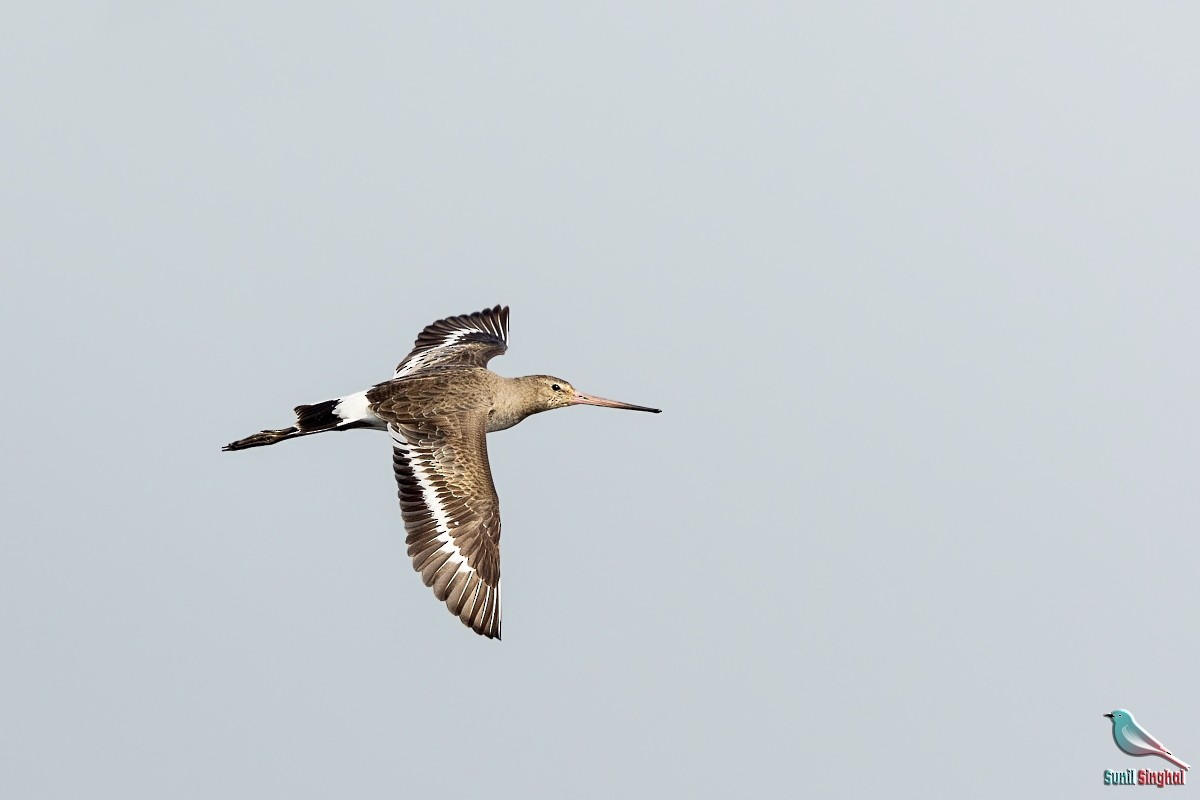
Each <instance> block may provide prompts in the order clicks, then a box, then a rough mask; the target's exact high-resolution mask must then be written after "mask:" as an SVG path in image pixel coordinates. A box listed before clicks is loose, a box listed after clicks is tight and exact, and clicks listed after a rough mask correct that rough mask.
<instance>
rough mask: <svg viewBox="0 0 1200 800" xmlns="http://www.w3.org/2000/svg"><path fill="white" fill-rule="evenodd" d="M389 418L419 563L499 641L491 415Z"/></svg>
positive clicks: (456, 610) (456, 607)
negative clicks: (489, 446)
mask: <svg viewBox="0 0 1200 800" xmlns="http://www.w3.org/2000/svg"><path fill="white" fill-rule="evenodd" d="M384 418H385V419H388V431H389V432H390V433H391V435H392V444H393V448H394V449H393V456H392V462H393V465H394V467H395V470H396V483H397V485H398V486H399V495H400V510H401V512H402V514H403V516H404V527H405V528H406V529H407V531H408V554H409V555H410V556H412V560H413V567H414V568H415V569H416V570H417V572H420V573H421V579H422V580H424V581H425V585H426V586H430V587H432V588H433V593H434V594H435V595H436V596H437V598H438V599H439V600H442V601H444V602H445V603H446V607H447V608H449V609H450V613H451V614H454V615H455V616H456V617H458V618H459V619H460V620H462V622H463V624H464V625H468V626H470V627H471V629H473V630H474V631H475V632H476V633H478V634H481V635H483V636H487V637H488V638H491V639H499V638H500V501H499V498H497V497H496V487H495V486H494V485H493V483H492V473H491V470H490V468H489V466H488V457H487V443H486V441H485V433H486V423H487V419H486V414H483V413H480V412H464V413H462V414H459V415H456V416H453V417H436V418H425V419H420V420H416V419H400V418H398V417H395V416H393V417H391V418H390V419H389V418H388V416H386V415H384Z"/></svg>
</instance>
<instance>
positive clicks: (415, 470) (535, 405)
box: [223, 306, 659, 639]
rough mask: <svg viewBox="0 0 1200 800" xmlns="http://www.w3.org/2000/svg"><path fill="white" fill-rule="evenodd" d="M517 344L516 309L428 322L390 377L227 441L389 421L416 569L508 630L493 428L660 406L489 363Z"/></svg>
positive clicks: (494, 630) (254, 442)
mask: <svg viewBox="0 0 1200 800" xmlns="http://www.w3.org/2000/svg"><path fill="white" fill-rule="evenodd" d="M507 349H508V308H507V307H504V308H501V307H500V306H496V307H495V308H492V309H489V310H486V311H479V312H477V313H474V314H466V315H463V316H458V317H448V318H446V319H443V320H440V321H438V322H435V323H433V324H432V325H430V326H428V327H426V328H425V330H423V331H421V335H420V336H418V337H417V341H416V344H415V345H414V346H413V350H412V352H411V353H409V354H408V357H407V358H405V359H404V360H403V361H401V362H400V365H399V366H398V367H396V374H395V376H394V377H393V378H392V379H391V380H388V381H384V382H383V383H380V384H377V385H375V386H373V387H371V388H370V389H367V390H366V391H364V392H358V393H356V394H351V395H347V396H345V397H340V398H338V399H336V400H326V401H325V402H323V403H316V404H314V405H305V406H297V407H296V409H295V411H296V422H295V423H294V424H293V425H292V426H291V427H290V428H283V429H281V430H273V431H262V432H260V433H256V434H254V435H253V436H247V437H246V438H245V439H239V440H238V441H236V442H233V443H231V444H227V445H225V447H224V448H223V449H225V450H244V449H246V448H248V447H261V446H263V445H268V444H275V443H276V442H282V441H284V440H285V439H294V438H296V437H298V436H308V435H310V434H313V433H324V432H325V431H346V430H351V429H353V428H368V429H372V430H381V431H387V432H388V433H389V434H390V435H391V437H392V447H393V451H392V452H393V455H392V464H393V466H394V468H395V472H396V483H397V484H398V485H399V495H400V510H401V513H402V515H403V517H404V527H405V528H406V529H407V531H408V540H407V541H408V554H409V555H410V556H412V559H413V567H414V568H415V569H416V570H417V571H418V572H420V573H421V578H422V579H423V580H424V581H425V585H426V586H430V587H432V588H433V593H434V594H435V595H437V598H438V599H439V600H442V601H445V603H446V606H447V607H448V608H449V609H450V613H452V614H454V615H455V616H457V617H458V618H459V619H460V620H462V621H463V623H464V624H466V625H468V626H470V627H471V628H472V629H473V630H474V631H475V632H476V633H479V634H482V635H483V636H487V637H489V638H494V639H499V638H500V503H499V498H498V497H497V496H496V487H495V485H494V484H493V483H492V474H491V469H490V468H489V466H488V456H487V443H486V434H488V433H492V432H493V431H502V430H504V429H505V428H511V427H512V426H513V425H516V424H517V423H518V422H520V421H521V420H523V419H525V418H526V417H528V416H529V415H531V414H537V413H539V412H541V411H549V410H550V409H552V408H563V407H565V406H571V405H592V406H605V407H607V408H627V409H631V410H633V411H650V412H652V413H655V414H657V413H659V409H657V408H646V407H645V406H635V405H633V404H631V403H619V402H617V401H615V400H605V399H604V398H602V397H595V396H593V395H586V394H582V393H581V392H577V391H576V390H575V388H574V387H572V386H571V384H569V383H567V382H566V381H564V380H562V379H561V378H555V377H552V376H550V375H527V376H525V377H523V378H505V377H502V376H500V375H497V374H496V373H494V372H492V371H491V370H489V369H487V363H488V361H489V360H491V359H492V358H494V357H496V356H498V355H500V354H502V353H503V352H504V351H505V350H507Z"/></svg>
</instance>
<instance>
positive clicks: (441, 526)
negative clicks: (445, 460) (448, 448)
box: [389, 430, 475, 575]
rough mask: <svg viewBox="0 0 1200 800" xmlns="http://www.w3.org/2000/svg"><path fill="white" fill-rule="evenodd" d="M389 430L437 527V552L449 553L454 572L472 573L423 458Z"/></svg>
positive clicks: (448, 562) (435, 539)
mask: <svg viewBox="0 0 1200 800" xmlns="http://www.w3.org/2000/svg"><path fill="white" fill-rule="evenodd" d="M389 432H390V433H391V435H392V441H393V443H394V444H395V446H396V448H397V449H398V450H400V452H401V453H402V454H403V455H404V457H405V458H406V459H407V460H408V466H409V468H410V469H411V470H412V473H413V477H414V478H416V480H417V486H419V487H420V488H421V499H422V500H424V501H425V507H426V508H428V509H429V513H430V515H431V516H432V517H433V523H434V525H435V526H436V527H437V532H438V535H437V536H435V537H434V541H438V542H441V543H442V546H441V547H439V548H438V552H439V553H449V554H450V558H449V559H447V561H446V563H447V564H455V565H457V566H456V567H455V573H456V574H457V573H458V572H461V571H463V570H464V569H465V571H466V572H467V574H468V575H471V574H473V573H474V572H475V569H474V568H473V567H472V566H471V565H470V564H469V563H467V557H466V556H465V555H463V552H462V550H460V549H459V548H458V545H457V544H455V543H454V538H453V537H452V536H451V535H450V526H451V524H450V516H449V515H448V514H447V513H446V509H445V508H444V507H443V506H442V503H441V499H440V498H439V497H438V494H437V492H436V491H434V489H433V484H432V482H431V481H430V479H429V472H428V471H427V470H426V464H425V461H424V459H422V458H421V457H420V456H419V455H416V456H414V454H413V452H412V449H411V448H410V447H409V446H408V443H407V442H406V441H404V439H403V437H402V436H401V435H400V434H399V433H397V432H396V431H394V430H392V431H389ZM443 568H444V567H443Z"/></svg>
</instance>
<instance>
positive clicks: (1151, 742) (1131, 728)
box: [1125, 722, 1171, 753]
mask: <svg viewBox="0 0 1200 800" xmlns="http://www.w3.org/2000/svg"><path fill="white" fill-rule="evenodd" d="M1125 732H1126V733H1127V734H1135V735H1136V736H1141V738H1142V739H1143V740H1145V741H1146V743H1147V746H1148V747H1155V748H1157V749H1159V750H1162V751H1163V752H1164V753H1169V752H1171V751H1170V750H1168V749H1167V748H1166V746H1165V745H1164V744H1163V743H1162V742H1160V741H1159V740H1158V739H1155V738H1154V737H1153V736H1151V735H1150V731H1148V730H1146V729H1145V728H1143V727H1142V726H1141V725H1138V724H1137V723H1136V722H1131V723H1130V724H1129V725H1128V726H1126V728H1125Z"/></svg>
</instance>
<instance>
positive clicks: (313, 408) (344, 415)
mask: <svg viewBox="0 0 1200 800" xmlns="http://www.w3.org/2000/svg"><path fill="white" fill-rule="evenodd" d="M295 411H296V422H295V424H294V425H292V426H291V427H290V428H280V429H278V430H273V431H259V432H258V433H255V434H253V435H251V436H247V437H246V438H245V439H238V440H237V441H236V442H230V443H229V444H227V445H225V446H224V447H222V448H221V449H222V450H226V451H228V450H245V449H247V448H250V447H263V446H265V445H268V444H275V443H276V442H282V441H284V440H285V439H294V438H296V437H298V436H308V435H310V434H313V433H323V432H325V431H348V430H352V429H354V428H376V427H381V426H382V422H381V421H380V420H379V418H378V417H376V416H375V415H374V414H373V413H371V411H370V410H369V408H368V406H367V403H366V397H365V393H360V394H357V395H350V396H349V397H340V398H338V399H337V400H326V401H324V402H321V403H313V404H312V405H302V406H296V409H295Z"/></svg>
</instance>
